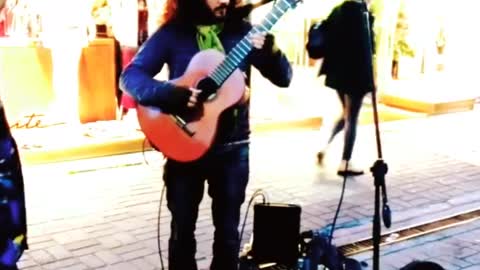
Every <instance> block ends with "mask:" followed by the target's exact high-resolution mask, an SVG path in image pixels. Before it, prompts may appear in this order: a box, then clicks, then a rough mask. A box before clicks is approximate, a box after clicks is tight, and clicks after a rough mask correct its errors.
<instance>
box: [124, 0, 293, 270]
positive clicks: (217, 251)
mask: <svg viewBox="0 0 480 270" xmlns="http://www.w3.org/2000/svg"><path fill="white" fill-rule="evenodd" d="M282 1H286V0H282ZM288 1H290V0H288ZM235 2H236V1H235V0H167V1H166V5H165V11H164V16H163V20H162V21H163V23H162V25H161V26H160V28H159V29H158V30H157V31H156V32H155V33H154V34H153V35H152V36H151V37H150V38H149V39H148V40H147V41H146V42H145V43H144V44H143V45H142V47H141V48H140V49H139V51H138V52H137V54H136V55H135V57H134V58H133V59H132V61H131V63H130V64H129V65H128V66H127V67H126V68H125V70H124V71H123V73H122V75H121V77H120V85H121V89H122V90H123V91H125V92H126V93H128V94H129V95H130V96H132V97H133V98H134V99H135V101H136V102H137V103H138V104H139V106H148V107H155V108H159V109H160V110H161V112H162V113H165V114H168V115H169V116H174V117H173V118H175V119H177V120H174V121H176V122H175V124H172V125H173V127H175V126H176V125H178V126H181V128H179V130H182V131H181V132H183V133H182V134H181V136H185V137H188V138H190V137H191V138H194V137H195V136H196V134H199V133H200V129H197V130H195V128H196V126H190V127H187V128H185V126H182V125H179V122H178V121H180V120H178V118H177V116H179V118H183V119H187V120H192V119H193V120H192V121H195V120H196V119H198V118H201V117H208V115H209V113H210V112H209V109H208V108H207V103H209V102H210V101H211V100H215V99H220V93H217V95H215V94H212V93H213V92H212V91H211V89H207V88H208V87H205V86H208V85H211V84H212V83H214V84H218V85H217V86H218V87H220V84H222V83H223V82H225V83H224V84H223V86H221V91H223V92H225V93H228V92H229V90H230V89H224V88H229V87H230V86H232V87H238V86H239V85H240V86H242V89H241V91H242V92H241V98H238V101H237V102H235V103H233V104H232V105H231V106H227V107H226V108H225V109H224V110H222V111H221V113H220V114H219V117H218V121H217V123H216V125H215V126H214V128H215V129H216V132H215V133H214V138H213V142H212V144H211V146H210V147H208V150H207V151H206V152H205V153H204V154H202V155H201V156H200V157H199V158H198V159H194V160H188V161H185V160H176V159H175V158H171V157H169V158H168V160H167V162H166V164H165V167H164V175H163V179H164V181H165V184H166V188H167V202H168V209H169V210H170V212H171V216H172V220H171V234H170V239H169V252H168V254H169V256H168V259H169V269H170V270H196V269H197V265H196V261H195V253H196V241H195V236H194V235H195V223H196V220H197V217H198V210H199V204H200V202H201V200H202V196H203V194H204V182H205V180H207V183H208V194H209V196H210V197H211V198H212V206H211V210H212V217H213V224H214V226H215V233H214V243H213V259H212V262H211V266H210V269H211V270H234V269H235V270H236V269H237V265H238V256H239V247H240V242H239V240H240V239H239V232H238V225H239V219H240V207H241V205H242V203H243V202H244V200H245V190H246V186H247V183H248V179H249V135H250V124H249V95H248V91H247V90H246V87H245V85H244V84H245V78H244V77H243V74H248V73H249V69H250V67H251V66H252V65H253V66H254V67H255V68H257V69H258V70H259V71H260V73H261V74H262V75H263V76H264V77H265V78H267V79H269V80H270V81H271V82H272V83H273V84H275V85H277V86H279V87H288V86H289V84H290V81H291V78H292V68H291V66H290V63H289V61H288V59H287V58H286V56H285V55H284V54H283V53H282V52H281V51H280V50H279V49H278V48H277V47H276V46H275V42H274V38H273V36H272V35H270V34H267V31H252V29H254V28H252V27H253V26H252V25H251V24H250V23H249V22H247V21H245V20H243V19H242V18H239V16H237V15H235V11H234V10H235ZM278 10H281V11H283V10H282V8H281V7H280V8H279V9H278ZM274 17H278V16H274ZM242 38H244V39H245V38H246V40H247V43H248V45H245V44H243V45H242V42H241V40H242ZM238 44H240V47H235V46H236V45H238ZM242 46H244V47H245V48H242ZM248 46H250V49H252V50H251V51H249V53H248V54H247V53H246V54H245V59H243V60H242V61H238V63H237V64H238V66H237V67H236V68H235V69H234V71H232V72H233V73H232V77H233V76H236V75H235V73H240V74H242V76H241V78H242V79H241V80H237V81H235V80H234V82H235V83H233V84H232V81H229V80H230V79H228V80H222V78H219V77H218V76H212V78H211V79H210V78H209V79H210V81H208V82H207V83H206V84H204V85H203V84H197V85H195V84H194V85H191V83H189V82H188V79H185V80H183V81H181V80H180V81H179V80H175V79H177V78H179V77H183V78H186V77H187V78H188V77H192V76H193V77H194V76H196V75H195V72H192V73H191V74H189V66H191V65H193V64H191V63H190V62H194V59H192V58H194V56H195V55H196V54H198V53H199V52H200V51H204V50H210V51H211V50H212V49H214V50H215V51H217V52H218V51H219V52H223V53H229V52H231V51H232V50H233V49H235V48H237V49H238V53H239V54H241V53H242V52H246V51H248V49H249V48H246V47H248ZM210 55H215V54H213V53H211V54H210ZM204 56H205V55H204ZM227 58H228V57H227ZM233 59H234V60H235V59H237V57H236V56H235V55H234V56H233ZM210 60H211V59H209V57H206V58H203V59H201V61H197V65H198V64H199V63H200V64H199V65H200V66H201V65H202V63H203V64H204V65H205V66H208V65H209V61H210ZM227 64H228V63H227ZM164 65H166V66H168V70H169V79H170V80H169V81H158V80H155V79H153V77H154V76H155V75H156V74H158V73H159V72H160V70H161V69H162V68H163V67H164ZM227 67H230V65H228V66H227ZM220 71H222V70H220ZM221 75H222V73H221V72H220V74H219V76H220V77H221ZM226 75H229V74H226ZM237 77H238V76H237ZM227 85H230V86H227ZM231 92H234V91H231ZM226 95H228V94H226ZM212 110H213V109H212ZM171 118H172V117H168V118H167V119H171ZM172 121H173V120H172ZM168 128H169V127H167V126H162V125H158V126H156V127H155V128H154V129H157V130H159V132H161V131H162V130H166V129H168ZM142 129H143V127H142ZM187 129H189V130H187ZM208 130H211V128H208ZM144 131H145V130H144ZM147 138H148V135H147ZM174 140H175V138H171V143H172V144H173V141H174ZM160 142H161V143H163V144H167V145H166V146H164V147H165V149H167V148H168V149H173V150H175V149H176V148H177V146H175V147H170V146H169V145H168V144H169V143H170V141H166V142H165V140H164V139H163V140H160ZM169 147H170V148H169ZM159 148H160V149H159V150H160V151H162V152H164V151H163V150H162V148H161V147H159ZM178 148H181V146H178ZM185 149H186V150H185V151H188V149H189V148H188V147H186V148H185ZM167 157H168V155H167Z"/></svg>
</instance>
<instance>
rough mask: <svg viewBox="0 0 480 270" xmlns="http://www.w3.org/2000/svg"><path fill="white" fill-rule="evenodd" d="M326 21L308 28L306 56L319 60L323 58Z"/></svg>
mask: <svg viewBox="0 0 480 270" xmlns="http://www.w3.org/2000/svg"><path fill="white" fill-rule="evenodd" d="M326 29H327V27H326V21H320V22H317V23H314V24H312V25H311V26H310V29H309V30H308V41H307V45H306V49H307V53H308V56H309V57H310V58H312V59H320V58H323V57H324V56H325V47H326Z"/></svg>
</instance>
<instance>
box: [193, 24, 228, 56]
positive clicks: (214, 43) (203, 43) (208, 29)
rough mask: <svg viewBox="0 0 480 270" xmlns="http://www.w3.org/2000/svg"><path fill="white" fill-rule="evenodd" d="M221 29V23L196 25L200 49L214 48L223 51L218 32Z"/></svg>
mask: <svg viewBox="0 0 480 270" xmlns="http://www.w3.org/2000/svg"><path fill="white" fill-rule="evenodd" d="M222 30H223V25H222V24H214V25H199V26H197V43H198V48H199V49H200V50H206V49H216V50H218V51H220V52H225V50H224V49H223V46H222V42H220V39H219V38H218V34H219V33H220V32H221V31H222Z"/></svg>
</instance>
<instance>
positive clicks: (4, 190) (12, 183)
mask: <svg viewBox="0 0 480 270" xmlns="http://www.w3.org/2000/svg"><path fill="white" fill-rule="evenodd" d="M12 212H14V213H12ZM21 234H23V235H24V236H25V238H24V239H23V241H22V248H23V249H26V248H27V217H26V211H25V193H24V186H23V175H22V167H21V163H20V158H19V153H18V149H17V145H16V143H15V140H14V139H13V137H12V135H11V134H10V127H9V125H8V122H7V119H6V117H5V111H4V108H3V106H2V104H1V101H0V254H2V253H4V252H5V249H6V247H7V243H8V242H7V241H9V240H13V239H14V238H15V237H17V236H19V235H21ZM0 268H1V269H3V268H2V264H1V262H0Z"/></svg>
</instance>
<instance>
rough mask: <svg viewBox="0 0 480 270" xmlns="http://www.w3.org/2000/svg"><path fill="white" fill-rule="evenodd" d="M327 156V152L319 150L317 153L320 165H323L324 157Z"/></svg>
mask: <svg viewBox="0 0 480 270" xmlns="http://www.w3.org/2000/svg"><path fill="white" fill-rule="evenodd" d="M324 157H325V153H323V152H318V153H317V163H318V165H320V166H323V158H324Z"/></svg>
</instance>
